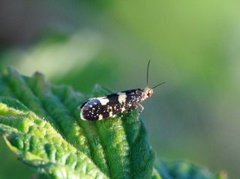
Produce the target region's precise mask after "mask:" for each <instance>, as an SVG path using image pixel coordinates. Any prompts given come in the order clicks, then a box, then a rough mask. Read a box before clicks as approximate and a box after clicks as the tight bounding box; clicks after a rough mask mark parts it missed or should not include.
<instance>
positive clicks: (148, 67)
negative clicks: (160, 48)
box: [147, 60, 151, 86]
mask: <svg viewBox="0 0 240 179" xmlns="http://www.w3.org/2000/svg"><path fill="white" fill-rule="evenodd" d="M150 62H151V60H149V61H148V64H147V86H148V74H149V66H150Z"/></svg>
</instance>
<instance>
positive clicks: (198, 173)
mask: <svg viewBox="0 0 240 179" xmlns="http://www.w3.org/2000/svg"><path fill="white" fill-rule="evenodd" d="M155 167H156V168H155V169H154V171H155V173H153V175H152V179H175V178H177V179H188V178H191V179H227V174H226V173H225V172H223V171H222V172H220V173H218V174H216V175H214V174H212V173H211V172H210V171H208V170H207V169H206V168H203V167H200V166H197V165H195V164H192V163H190V162H188V161H182V160H180V161H174V162H164V161H160V162H158V163H157V164H156V166H155Z"/></svg>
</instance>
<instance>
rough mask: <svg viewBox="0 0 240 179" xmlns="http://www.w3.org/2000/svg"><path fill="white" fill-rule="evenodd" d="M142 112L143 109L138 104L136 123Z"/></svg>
mask: <svg viewBox="0 0 240 179" xmlns="http://www.w3.org/2000/svg"><path fill="white" fill-rule="evenodd" d="M143 110H144V107H143V106H142V105H141V104H140V103H139V104H137V111H138V115H137V118H136V122H138V121H139V117H140V114H141V113H142V112H143Z"/></svg>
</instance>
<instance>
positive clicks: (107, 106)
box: [80, 61, 164, 121]
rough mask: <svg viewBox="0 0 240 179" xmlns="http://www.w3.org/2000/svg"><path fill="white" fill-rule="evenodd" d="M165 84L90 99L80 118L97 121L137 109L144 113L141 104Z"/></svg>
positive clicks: (81, 109)
mask: <svg viewBox="0 0 240 179" xmlns="http://www.w3.org/2000/svg"><path fill="white" fill-rule="evenodd" d="M149 64H150V61H149V62H148V66H147V83H148V69H149ZM163 83H164V82H163ZM163 83H160V84H158V85H156V86H154V87H152V88H150V87H148V86H147V87H145V88H144V89H132V90H126V91H121V92H118V93H113V94H110V95H107V96H103V97H96V98H90V99H89V100H88V101H86V102H85V103H83V104H82V106H81V107H80V117H81V119H83V120H89V121H96V120H101V119H105V118H108V117H114V116H116V114H119V113H123V112H124V111H126V110H131V109H136V108H140V112H142V111H143V109H144V108H143V106H142V105H141V104H140V103H141V102H143V101H144V100H146V99H147V98H149V97H150V96H152V94H153V89H154V88H156V87H158V86H160V85H161V84H163Z"/></svg>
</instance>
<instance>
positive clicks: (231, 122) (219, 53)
mask: <svg viewBox="0 0 240 179" xmlns="http://www.w3.org/2000/svg"><path fill="white" fill-rule="evenodd" d="M239 7H240V2H239V1H237V0H229V1H223V0H202V1H191V0H182V1H167V0H161V1H157V0H149V1H146V0H138V1H123V0H117V1H110V0H105V1H97V0H95V1H91V2H90V1H84V0H82V1H80V0H78V1H77V0H76V1H75V0H69V1H63V0H58V1H40V0H36V1H30V0H19V1H8V0H0V68H1V69H4V68H6V67H7V66H13V67H15V68H16V69H17V70H18V71H20V72H21V73H23V74H25V75H31V74H32V73H33V72H35V71H40V72H42V73H44V74H45V76H46V78H47V79H48V80H50V81H52V82H53V83H55V84H62V83H64V84H68V85H71V86H73V87H74V88H75V89H76V90H80V91H82V92H83V93H86V94H90V93H91V89H92V88H93V86H94V84H96V83H99V84H101V85H103V86H105V87H107V88H109V89H112V90H114V91H120V90H126V89H133V88H138V87H144V86H145V85H146V84H145V83H146V77H145V76H146V64H147V61H148V60H149V59H151V60H152V62H151V68H150V84H152V85H155V84H156V83H158V82H161V81H167V84H166V85H164V86H161V87H159V88H157V89H155V93H154V96H153V97H152V98H151V99H149V100H147V101H146V102H145V103H144V107H145V110H144V111H143V113H142V115H141V116H142V118H143V120H144V123H145V124H146V127H147V129H148V133H149V139H150V141H151V144H152V145H153V148H154V150H155V151H156V154H157V157H158V158H159V159H164V160H176V159H187V160H190V161H192V162H194V163H198V164H200V165H203V166H206V167H207V168H209V170H211V171H213V172H217V171H219V170H226V171H227V172H228V174H229V176H230V177H232V178H239V175H240V174H239V166H240V154H239V151H240V140H239V136H240V120H239V116H240V110H239V106H240V93H239V90H240V61H239V59H240V11H239ZM0 158H1V160H0V178H7V179H8V178H11V179H15V178H16V179H17V178H19V176H22V177H21V178H30V177H31V176H32V175H33V173H34V172H33V171H32V170H31V169H29V168H28V167H27V166H25V165H23V164H21V162H20V161H17V160H16V156H14V155H13V154H12V153H11V152H9V150H8V149H7V147H6V146H5V144H4V142H3V140H2V139H1V140H0Z"/></svg>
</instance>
